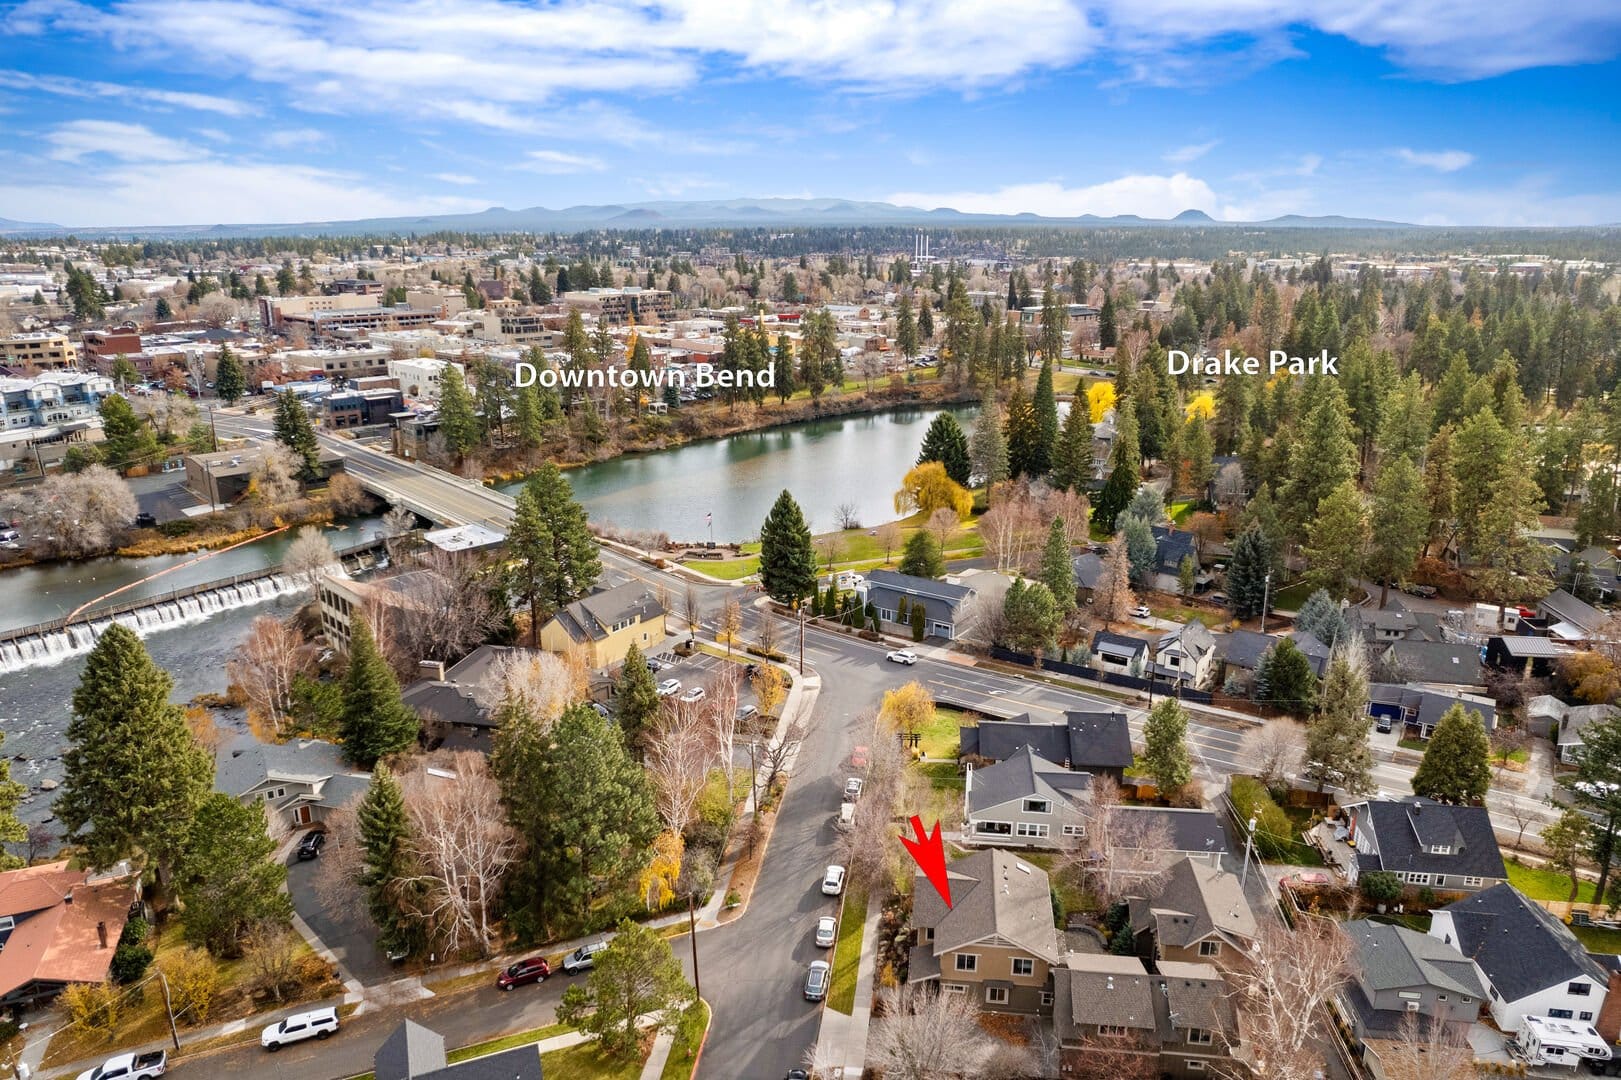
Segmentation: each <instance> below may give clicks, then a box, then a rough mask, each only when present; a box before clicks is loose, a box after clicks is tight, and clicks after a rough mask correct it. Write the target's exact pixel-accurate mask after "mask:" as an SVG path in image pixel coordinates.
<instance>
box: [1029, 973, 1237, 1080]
mask: <svg viewBox="0 0 1621 1080" xmlns="http://www.w3.org/2000/svg"><path fill="white" fill-rule="evenodd" d="M1053 997H1054V1002H1053V1030H1054V1033H1055V1034H1056V1035H1057V1036H1058V1042H1059V1046H1060V1048H1061V1054H1060V1064H1059V1075H1060V1076H1077V1077H1079V1076H1097V1075H1100V1073H1099V1072H1098V1071H1097V1067H1098V1065H1099V1064H1100V1059H1101V1058H1106V1059H1107V1063H1108V1064H1109V1065H1125V1063H1127V1062H1130V1061H1133V1060H1134V1059H1140V1061H1141V1067H1140V1068H1133V1067H1131V1066H1130V1065H1125V1067H1124V1068H1122V1069H1120V1070H1119V1071H1120V1072H1121V1073H1123V1074H1125V1075H1132V1076H1137V1075H1143V1073H1145V1072H1151V1073H1153V1074H1154V1075H1159V1076H1170V1077H1174V1078H1177V1080H1182V1078H1184V1077H1200V1076H1208V1075H1210V1074H1211V1073H1212V1072H1214V1071H1215V1070H1216V1069H1217V1067H1218V1066H1226V1067H1233V1066H1234V1065H1236V1064H1238V1062H1239V1061H1241V1059H1242V1057H1243V1049H1244V1048H1243V1044H1242V1040H1241V1038H1240V1029H1239V1023H1238V1016H1237V1013H1236V1010H1234V1008H1233V1005H1232V1001H1231V999H1230V995H1229V993H1228V988H1227V984H1226V982H1225V980H1224V979H1223V978H1222V975H1221V972H1220V971H1218V970H1217V969H1216V968H1215V967H1213V966H1212V965H1210V964H1190V963H1182V962H1178V961H1164V962H1161V963H1160V964H1159V972H1158V974H1150V973H1149V971H1148V969H1147V968H1146V967H1145V966H1144V965H1143V961H1142V959H1141V958H1140V957H1136V956H1111V955H1097V954H1090V953H1084V954H1083V953H1070V954H1068V955H1067V956H1066V957H1065V958H1064V966H1063V967H1060V968H1057V969H1055V970H1054V971H1053ZM1105 1067H1107V1065H1106V1066H1105Z"/></svg>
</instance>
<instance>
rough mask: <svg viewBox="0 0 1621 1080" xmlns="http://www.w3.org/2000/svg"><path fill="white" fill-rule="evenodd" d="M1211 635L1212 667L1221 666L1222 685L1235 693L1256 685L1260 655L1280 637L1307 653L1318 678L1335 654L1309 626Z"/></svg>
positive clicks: (1313, 672)
mask: <svg viewBox="0 0 1621 1080" xmlns="http://www.w3.org/2000/svg"><path fill="white" fill-rule="evenodd" d="M1212 637H1213V640H1214V642H1215V655H1214V661H1213V667H1219V668H1220V679H1221V685H1223V686H1226V687H1229V688H1230V689H1231V690H1232V691H1233V692H1235V693H1248V692H1249V691H1250V690H1251V689H1253V688H1254V686H1255V671H1256V669H1257V668H1258V667H1259V666H1260V664H1261V658H1262V657H1263V656H1265V655H1266V654H1267V653H1269V652H1271V651H1272V649H1273V648H1274V647H1275V646H1276V645H1277V643H1278V641H1279V640H1280V638H1281V637H1287V638H1288V639H1289V640H1290V641H1292V642H1294V644H1295V647H1296V648H1298V649H1299V650H1300V651H1301V652H1302V653H1304V654H1305V656H1306V662H1307V663H1308V664H1310V665H1311V670H1312V674H1314V675H1316V676H1317V677H1318V678H1322V676H1323V672H1324V671H1326V670H1327V669H1328V661H1329V658H1330V657H1331V656H1332V655H1333V650H1332V649H1330V648H1329V647H1328V646H1327V645H1324V644H1323V643H1322V642H1321V641H1319V640H1317V635H1315V634H1313V633H1311V632H1310V631H1307V630H1294V631H1291V632H1290V633H1288V634H1284V635H1277V636H1274V635H1272V634H1260V633H1256V632H1255V631H1254V630H1231V631H1229V632H1227V633H1225V634H1217V635H1213V636H1212Z"/></svg>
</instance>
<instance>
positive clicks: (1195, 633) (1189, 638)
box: [1156, 619, 1216, 659]
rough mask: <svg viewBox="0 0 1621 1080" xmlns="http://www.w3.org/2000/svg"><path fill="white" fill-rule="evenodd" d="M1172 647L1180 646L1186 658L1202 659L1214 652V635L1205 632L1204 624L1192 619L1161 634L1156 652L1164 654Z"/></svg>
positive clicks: (1207, 631)
mask: <svg viewBox="0 0 1621 1080" xmlns="http://www.w3.org/2000/svg"><path fill="white" fill-rule="evenodd" d="M1172 645H1180V646H1181V647H1182V651H1183V652H1184V653H1186V654H1187V655H1188V656H1191V657H1193V658H1194V659H1202V658H1203V657H1205V656H1207V655H1209V654H1210V653H1211V652H1213V651H1214V650H1215V648H1216V635H1214V634H1212V633H1211V632H1210V631H1209V630H1207V629H1206V628H1205V624H1204V623H1202V622H1200V621H1199V620H1198V619H1193V620H1191V621H1189V622H1185V623H1183V624H1182V625H1181V626H1178V627H1177V628H1176V629H1175V630H1168V631H1166V632H1165V633H1163V634H1161V635H1160V639H1159V642H1158V645H1157V648H1156V651H1157V652H1164V651H1165V650H1166V649H1168V648H1170V647H1171V646H1172Z"/></svg>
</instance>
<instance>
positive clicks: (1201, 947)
mask: <svg viewBox="0 0 1621 1080" xmlns="http://www.w3.org/2000/svg"><path fill="white" fill-rule="evenodd" d="M1126 905H1127V911H1128V914H1129V917H1130V919H1131V930H1132V933H1133V934H1134V935H1135V936H1136V939H1137V952H1138V954H1139V955H1141V956H1147V957H1152V958H1153V959H1155V960H1156V961H1164V960H1170V961H1185V962H1190V963H1214V964H1218V965H1226V964H1227V963H1229V962H1230V961H1232V960H1234V959H1236V958H1237V957H1238V956H1241V955H1243V954H1244V953H1245V952H1246V951H1248V949H1249V947H1250V945H1251V944H1253V943H1254V941H1255V935H1256V923H1255V915H1254V913H1253V912H1252V911H1250V906H1249V901H1247V900H1245V899H1244V890H1243V888H1242V887H1241V886H1240V885H1239V881H1238V876H1237V875H1236V874H1233V873H1230V872H1228V871H1227V870H1224V869H1222V868H1221V866H1220V865H1219V864H1214V865H1213V864H1211V863H1209V862H1205V861H1203V860H1196V859H1190V858H1184V859H1182V860H1180V861H1179V862H1176V863H1174V864H1173V865H1172V866H1171V869H1170V871H1169V872H1168V873H1167V874H1166V876H1165V879H1164V881H1163V882H1161V883H1160V884H1159V886H1158V888H1157V889H1154V890H1153V891H1152V892H1151V893H1150V894H1149V895H1146V896H1132V897H1128V898H1127V900H1126Z"/></svg>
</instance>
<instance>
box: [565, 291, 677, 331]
mask: <svg viewBox="0 0 1621 1080" xmlns="http://www.w3.org/2000/svg"><path fill="white" fill-rule="evenodd" d="M562 301H563V303H565V304H567V305H568V306H569V307H572V308H579V309H580V315H581V316H582V317H583V318H585V319H586V320H587V321H589V320H592V319H595V318H597V317H598V316H601V317H602V318H604V319H606V320H608V324H609V325H610V326H622V325H624V324H625V323H627V322H629V321H630V319H631V316H633V315H634V316H635V317H636V321H637V322H639V323H641V322H655V321H656V322H663V321H665V320H666V319H669V318H671V317H672V316H674V315H675V299H674V297H672V296H671V295H670V293H669V292H668V291H667V290H665V289H640V288H636V287H635V286H631V287H628V288H623V289H581V290H579V291H576V292H566V293H564V294H563V296H562Z"/></svg>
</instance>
